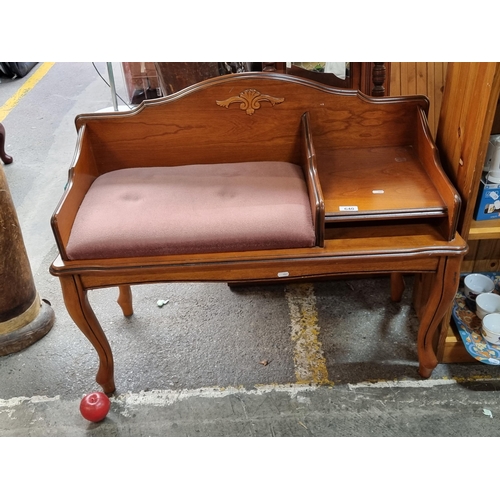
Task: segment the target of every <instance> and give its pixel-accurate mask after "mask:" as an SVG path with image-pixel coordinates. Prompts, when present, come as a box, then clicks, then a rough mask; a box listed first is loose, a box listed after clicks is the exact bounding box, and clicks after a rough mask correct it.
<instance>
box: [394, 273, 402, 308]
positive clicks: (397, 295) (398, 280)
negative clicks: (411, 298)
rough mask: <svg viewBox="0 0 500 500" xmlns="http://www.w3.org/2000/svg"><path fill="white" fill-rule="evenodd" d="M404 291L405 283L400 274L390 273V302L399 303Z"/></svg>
mask: <svg viewBox="0 0 500 500" xmlns="http://www.w3.org/2000/svg"><path fill="white" fill-rule="evenodd" d="M404 291H405V282H404V280H403V275H402V273H391V300H392V301H393V302H401V298H402V297H403V292H404Z"/></svg>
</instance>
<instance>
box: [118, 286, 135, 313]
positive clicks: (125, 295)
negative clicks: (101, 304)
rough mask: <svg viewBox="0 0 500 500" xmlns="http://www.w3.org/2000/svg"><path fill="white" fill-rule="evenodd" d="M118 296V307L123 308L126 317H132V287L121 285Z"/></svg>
mask: <svg viewBox="0 0 500 500" xmlns="http://www.w3.org/2000/svg"><path fill="white" fill-rule="evenodd" d="M119 290H120V293H119V294H118V300H117V302H118V305H119V306H120V307H121V309H122V312H123V315H124V316H132V314H134V308H133V306H132V290H131V288H130V285H120V287H119Z"/></svg>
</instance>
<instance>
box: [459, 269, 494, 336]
mask: <svg viewBox="0 0 500 500" xmlns="http://www.w3.org/2000/svg"><path fill="white" fill-rule="evenodd" d="M464 284H465V287H464V288H465V296H466V297H467V298H468V299H469V300H471V301H473V302H475V303H476V315H477V317H478V318H479V319H480V320H481V321H482V329H481V333H482V335H483V338H484V340H486V341H487V342H489V343H490V344H500V295H497V294H496V293H493V291H494V289H495V283H494V282H493V280H491V279H490V278H488V277H487V276H485V275H484V274H469V275H467V276H466V277H465V281H464Z"/></svg>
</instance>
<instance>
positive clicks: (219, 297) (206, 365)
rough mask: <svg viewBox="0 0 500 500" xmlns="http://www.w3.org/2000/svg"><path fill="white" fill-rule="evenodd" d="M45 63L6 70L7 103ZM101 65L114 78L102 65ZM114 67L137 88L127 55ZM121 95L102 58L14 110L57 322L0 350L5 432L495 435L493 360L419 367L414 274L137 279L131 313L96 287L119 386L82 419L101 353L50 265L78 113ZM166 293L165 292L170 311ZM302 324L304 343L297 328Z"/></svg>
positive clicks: (20, 164)
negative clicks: (393, 285)
mask: <svg viewBox="0 0 500 500" xmlns="http://www.w3.org/2000/svg"><path fill="white" fill-rule="evenodd" d="M40 66H41V65H40V64H39V65H38V66H37V67H36V68H35V69H34V70H33V71H32V72H31V73H30V75H28V76H27V77H25V78H23V79H20V80H13V81H10V80H2V81H1V82H0V106H2V105H3V104H4V103H5V102H7V101H8V100H9V99H10V98H11V97H12V96H15V95H17V93H18V90H19V89H20V88H21V87H22V86H23V84H25V83H26V81H27V79H28V78H29V77H30V76H32V75H33V74H35V73H36V71H37V70H38V69H39V68H40ZM97 67H98V68H99V69H100V71H101V72H102V74H103V76H105V77H107V73H106V67H105V64H104V63H98V64H97ZM115 78H116V83H117V91H118V93H119V94H120V95H121V96H122V97H123V98H124V99H125V100H127V96H126V92H125V90H124V85H123V79H122V75H121V70H120V66H119V65H117V64H115ZM111 105H112V103H111V97H110V91H109V88H108V87H107V86H106V85H105V84H104V82H103V81H102V79H101V78H100V77H99V75H98V74H97V73H96V71H95V70H94V68H93V66H92V64H91V63H56V64H55V65H54V66H53V67H52V68H51V69H50V70H49V71H48V73H47V74H46V75H45V76H44V77H43V78H42V79H41V80H40V81H39V83H38V84H37V85H36V86H35V87H34V88H33V90H31V91H30V92H29V93H27V94H26V95H24V96H23V97H22V98H21V99H20V100H19V102H18V103H17V105H15V107H13V109H12V110H11V111H10V112H9V114H8V116H7V117H6V118H5V119H4V120H3V124H4V126H5V128H6V131H7V140H6V150H7V153H8V154H10V155H11V156H13V158H14V162H13V163H12V164H10V165H6V166H4V171H5V173H6V176H7V179H8V182H9V187H10V190H11V194H12V198H13V200H14V204H15V206H16V209H17V213H18V217H19V220H20V224H21V228H22V231H23V236H24V240H25V246H26V249H27V251H28V255H29V258H30V262H31V266H32V270H33V275H34V278H35V282H36V286H37V290H38V292H39V293H40V295H41V297H42V298H44V299H47V300H48V301H50V303H51V304H52V308H53V309H54V311H55V314H56V322H55V325H54V327H53V328H52V330H51V331H50V332H49V333H48V334H47V335H46V336H45V337H44V338H43V339H41V340H40V341H38V342H37V343H36V344H33V345H32V346H30V347H29V348H27V349H25V350H24V351H22V352H19V353H15V354H11V355H9V356H5V357H2V358H0V436H74V437H78V436H324V437H327V436H498V435H499V434H500V400H499V398H498V391H499V390H500V385H499V384H500V378H499V368H498V367H492V366H487V365H484V364H479V363H475V362H473V363H467V364H453V365H440V366H438V368H437V369H436V370H435V372H434V373H433V375H432V377H431V378H430V379H429V380H422V379H421V378H420V377H419V376H418V374H417V354H416V332H417V328H418V321H417V319H416V317H415V314H414V311H413V309H412V305H411V292H412V278H411V277H407V278H406V282H407V289H406V291H405V293H404V296H403V300H402V301H401V303H399V304H394V303H391V301H390V297H389V280H388V279H387V277H382V278H378V279H356V280H348V281H332V282H320V283H315V284H301V285H288V286H281V285H279V286H278V285H275V286H269V287H242V288H238V289H235V290H232V289H230V288H229V287H228V286H227V285H225V284H198V283H193V284H164V285H154V286H150V285H144V286H138V287H135V288H133V294H134V305H135V314H134V316H133V317H131V318H124V317H123V316H122V315H121V311H120V309H119V307H118V306H117V304H116V302H115V301H116V297H117V294H116V290H113V289H111V290H99V291H95V292H92V293H91V297H90V299H91V302H92V304H93V306H94V308H95V311H96V314H97V316H98V318H99V319H100V321H101V324H102V325H103V327H104V329H105V331H106V332H107V334H108V338H109V340H110V343H111V346H112V348H113V350H114V354H115V366H116V384H117V392H116V394H115V396H113V398H112V407H111V411H110V413H109V415H108V417H107V418H106V419H105V420H104V421H103V422H101V423H98V424H92V423H89V422H87V421H85V420H84V419H83V418H82V417H81V415H80V413H79V402H80V399H81V397H82V396H83V395H84V394H86V393H88V392H91V391H94V390H99V386H98V385H97V384H96V383H95V380H94V379H95V374H96V369H97V357H96V355H95V352H94V351H93V348H92V347H91V345H90V344H89V342H88V341H87V340H86V338H85V337H84V336H83V334H81V333H80V331H79V330H78V329H77V328H76V326H75V325H74V324H73V323H72V321H71V320H70V318H69V316H68V315H67V313H66V310H65V308H64V304H63V301H62V296H61V291H60V287H59V282H58V280H57V279H55V278H53V277H52V276H51V275H50V274H49V272H48V268H49V265H50V263H51V262H52V260H53V259H54V258H55V257H56V254H57V251H56V248H55V243H54V239H53V236H52V233H51V229H50V224H49V221H50V216H51V214H52V212H53V210H54V208H55V206H56V204H57V202H58V200H59V198H60V196H61V195H62V193H63V189H64V186H65V184H66V180H67V171H68V168H69V165H70V163H71V160H72V158H73V153H74V148H75V141H76V133H75V127H74V118H75V116H76V115H77V114H78V113H82V112H91V111H97V110H100V109H103V108H107V107H110V106H111ZM159 299H165V300H168V303H167V304H166V305H165V306H163V307H162V308H160V307H158V306H157V301H158V300H159ZM301 322H302V323H301ZM304 322H305V323H307V324H308V325H309V327H308V329H307V331H306V332H305V335H307V336H308V337H307V342H306V343H307V346H306V348H305V349H306V350H307V352H306V353H304V349H303V348H301V347H300V342H299V340H298V339H297V331H298V330H300V328H301V327H300V325H301V324H303V323H304ZM302 333H304V332H302ZM311 354H312V357H313V358H314V360H313V361H312V362H311V361H307V360H305V357H307V355H311ZM309 357H311V356H309ZM266 361H267V364H266V363H265V362H266ZM308 363H309V364H308ZM485 410H489V412H490V413H488V412H487V411H486V412H485Z"/></svg>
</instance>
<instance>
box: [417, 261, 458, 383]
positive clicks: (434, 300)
mask: <svg viewBox="0 0 500 500" xmlns="http://www.w3.org/2000/svg"><path fill="white" fill-rule="evenodd" d="M461 262H462V256H457V257H443V258H442V259H441V260H440V262H439V265H438V269H437V271H436V274H435V276H434V280H433V284H432V288H431V290H430V294H429V299H428V301H427V305H426V306H425V311H424V313H423V315H422V319H421V320H420V328H419V330H418V339H417V347H418V361H419V368H418V372H419V374H420V375H421V376H422V377H424V378H429V377H430V376H431V375H432V371H433V370H434V368H435V367H436V366H437V364H438V359H437V356H436V348H437V340H438V339H437V338H436V333H437V332H438V327H439V324H440V322H441V320H442V319H443V317H444V315H445V314H446V312H447V311H448V309H449V307H450V304H451V302H452V300H453V298H454V297H455V295H456V293H457V290H458V285H459V282H460V264H461Z"/></svg>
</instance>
